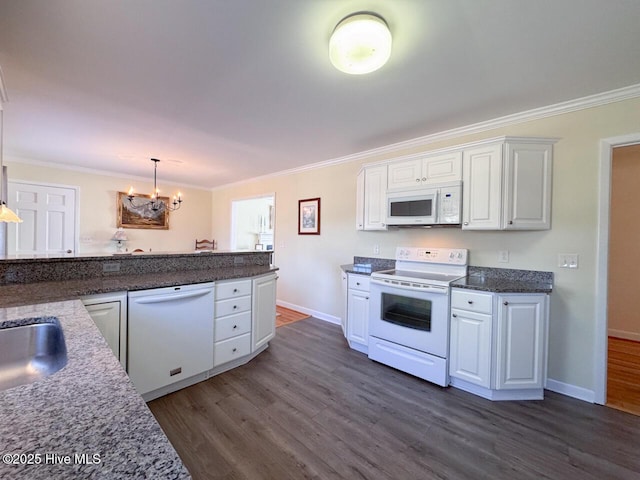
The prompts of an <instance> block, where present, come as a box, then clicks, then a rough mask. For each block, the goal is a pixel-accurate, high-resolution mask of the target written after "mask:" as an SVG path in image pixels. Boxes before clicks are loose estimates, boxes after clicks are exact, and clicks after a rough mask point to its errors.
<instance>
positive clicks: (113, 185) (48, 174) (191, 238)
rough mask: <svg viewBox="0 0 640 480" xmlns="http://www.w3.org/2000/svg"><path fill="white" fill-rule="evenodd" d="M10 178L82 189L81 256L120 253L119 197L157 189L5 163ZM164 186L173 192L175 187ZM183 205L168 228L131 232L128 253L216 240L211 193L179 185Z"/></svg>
mask: <svg viewBox="0 0 640 480" xmlns="http://www.w3.org/2000/svg"><path fill="white" fill-rule="evenodd" d="M5 164H6V165H7V167H8V178H9V179H11V180H12V181H13V180H25V181H34V182H42V183H48V184H59V185H68V186H77V187H80V198H79V202H78V204H79V216H80V219H79V225H80V244H79V253H80V254H83V253H106V252H114V251H115V250H116V246H115V242H112V241H111V240H110V239H111V237H113V234H114V232H115V231H116V228H117V227H116V223H117V209H116V193H117V192H118V191H120V192H126V191H127V190H128V188H129V186H130V185H133V187H134V188H135V190H136V192H140V193H144V192H151V191H152V190H153V183H152V177H151V178H150V182H149V183H144V182H140V181H133V182H132V180H131V179H128V178H125V177H112V176H106V175H97V174H93V173H85V172H78V171H74V170H66V169H61V168H54V167H44V166H42V165H33V164H29V163H18V162H15V161H14V160H12V159H11V158H6V159H5ZM159 188H163V189H166V191H168V192H172V191H173V190H174V189H175V190H176V191H177V190H178V187H175V188H174V189H172V188H171V187H170V186H168V185H167V186H163V185H159ZM180 191H181V192H182V193H183V195H184V203H183V204H182V208H180V210H178V211H175V212H171V213H170V214H169V230H144V229H130V228H128V229H126V233H127V237H128V238H129V241H128V242H127V243H126V247H127V248H128V249H129V251H132V250H134V249H136V248H141V249H143V250H145V251H148V250H149V249H152V250H153V251H156V252H161V251H187V250H193V249H194V248H195V239H196V238H210V237H211V192H210V191H209V190H199V189H194V188H183V187H180Z"/></svg>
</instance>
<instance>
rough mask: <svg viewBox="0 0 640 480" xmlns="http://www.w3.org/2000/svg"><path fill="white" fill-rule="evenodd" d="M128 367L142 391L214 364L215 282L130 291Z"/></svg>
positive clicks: (173, 381)
mask: <svg viewBox="0 0 640 480" xmlns="http://www.w3.org/2000/svg"><path fill="white" fill-rule="evenodd" d="M128 304H129V335H128V339H129V358H128V367H129V368H128V373H129V377H130V378H131V381H132V382H133V384H134V385H135V387H136V390H137V391H138V393H140V394H141V395H144V394H145V393H148V392H151V391H153V390H156V389H158V388H162V387H165V386H167V385H170V384H172V383H176V382H179V381H181V380H185V379H188V378H189V377H192V376H194V375H197V374H199V373H202V372H205V371H207V370H210V369H211V368H213V324H214V315H213V314H214V294H213V283H199V284H193V285H185V286H179V287H165V288H154V289H152V290H140V291H134V292H129V301H128Z"/></svg>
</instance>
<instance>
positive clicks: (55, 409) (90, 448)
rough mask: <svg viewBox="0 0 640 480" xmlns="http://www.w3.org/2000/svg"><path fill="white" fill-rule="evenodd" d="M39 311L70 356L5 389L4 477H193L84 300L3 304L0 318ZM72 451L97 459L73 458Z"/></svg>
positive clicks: (1, 428) (0, 397) (0, 446)
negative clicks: (21, 458) (46, 372)
mask: <svg viewBox="0 0 640 480" xmlns="http://www.w3.org/2000/svg"><path fill="white" fill-rule="evenodd" d="M5 288H13V287H2V290H4V289H5ZM41 316H53V317H56V318H58V319H59V321H60V323H61V325H62V328H63V332H64V336H65V341H66V344H67V354H68V363H67V365H66V366H65V367H64V368H63V369H62V370H59V371H58V372H56V373H55V374H53V375H51V376H50V377H47V378H44V379H41V380H39V381H37V382H35V383H32V384H29V385H20V386H17V387H14V388H11V389H9V390H5V391H1V392H0V452H2V454H3V455H4V456H3V462H0V477H2V478H29V479H35V480H37V479H51V478H108V479H120V478H123V479H124V478H127V479H128V478H172V479H183V478H190V475H189V472H188V471H187V470H186V468H185V467H184V465H183V464H182V461H181V460H180V457H179V456H178V454H177V453H176V451H175V450H174V448H173V446H172V445H171V443H170V442H169V440H168V439H167V437H166V436H165V434H164V432H163V431H162V429H161V428H160V426H159V425H158V423H157V422H156V420H155V418H154V417H153V415H152V414H151V412H150V410H149V409H148V408H147V406H146V404H145V402H144V401H143V400H142V397H140V395H138V393H137V392H136V390H135V388H134V386H133V384H132V383H131V381H130V380H129V377H128V376H127V374H126V372H125V371H124V370H123V369H122V367H121V366H120V363H119V362H118V360H117V359H116V358H115V356H114V355H113V353H112V352H111V349H110V348H109V346H108V345H107V343H106V341H105V340H104V338H103V337H102V335H101V334H100V331H99V330H98V329H97V327H96V326H95V324H94V323H93V321H92V320H91V317H90V316H89V314H88V313H87V311H86V310H85V308H84V306H83V305H82V302H80V301H79V300H74V301H64V302H57V303H46V304H41V305H29V306H23V307H15V308H1V309H0V325H1V324H3V323H7V321H12V320H16V319H23V318H32V317H41ZM7 454H40V455H41V456H40V457H39V461H40V463H39V464H31V465H24V464H20V465H13V464H10V463H7V462H6V460H5V458H6V455H7ZM74 454H86V455H87V458H88V460H89V461H91V462H94V463H93V464H91V463H89V462H84V464H83V463H82V462H74ZM47 455H48V456H47ZM52 455H56V456H57V457H56V458H63V457H66V456H70V462H71V464H64V463H57V464H56V463H53V460H52V459H53V457H52ZM94 455H96V456H95V457H94ZM37 458H38V457H36V456H35V455H34V456H33V457H31V459H32V463H35V461H36V459H37ZM96 460H97V461H98V462H99V463H97V462H96Z"/></svg>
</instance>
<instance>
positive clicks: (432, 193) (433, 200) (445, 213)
mask: <svg viewBox="0 0 640 480" xmlns="http://www.w3.org/2000/svg"><path fill="white" fill-rule="evenodd" d="M461 210H462V184H461V183H460V182H455V183H448V184H442V185H433V186H431V187H429V188H424V189H420V190H407V191H401V192H387V225H390V226H394V225H396V226H401V225H419V226H422V225H457V224H460V212H461Z"/></svg>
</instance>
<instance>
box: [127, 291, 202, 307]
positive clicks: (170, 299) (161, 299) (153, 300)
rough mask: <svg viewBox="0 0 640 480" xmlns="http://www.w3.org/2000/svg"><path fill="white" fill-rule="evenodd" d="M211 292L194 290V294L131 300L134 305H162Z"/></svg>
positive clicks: (173, 294) (186, 293)
mask: <svg viewBox="0 0 640 480" xmlns="http://www.w3.org/2000/svg"><path fill="white" fill-rule="evenodd" d="M211 292H212V290H196V291H194V292H184V293H169V294H167V295H152V296H149V297H140V298H136V299H134V300H133V302H134V303H147V304H148V303H163V302H173V301H175V300H183V299H185V298H195V297H202V296H203V295H207V294H208V293H211Z"/></svg>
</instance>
